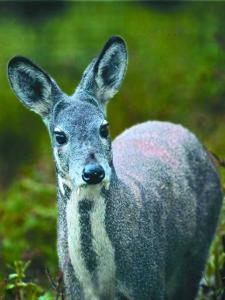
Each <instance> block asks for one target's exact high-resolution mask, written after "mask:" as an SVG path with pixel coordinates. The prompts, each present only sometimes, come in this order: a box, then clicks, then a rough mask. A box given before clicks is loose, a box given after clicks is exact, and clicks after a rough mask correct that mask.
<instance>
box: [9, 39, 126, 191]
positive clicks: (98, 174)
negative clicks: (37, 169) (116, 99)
mask: <svg viewBox="0 0 225 300" xmlns="http://www.w3.org/2000/svg"><path fill="white" fill-rule="evenodd" d="M126 67H127V51H126V46H125V43H124V41H123V40H122V39H121V38H119V37H112V38H111V39H109V40H108V42H107V43H106V44H105V46H104V48H103V50H102V51H101V53H100V55H99V56H98V57H97V58H95V59H94V60H93V61H92V62H91V64H90V65H89V66H88V67H87V69H86V70H85V72H84V75H83V77H82V79H81V82H80V84H79V86H78V87H77V89H76V91H75V93H74V94H73V95H72V96H67V95H65V94H64V93H63V92H62V91H61V90H60V88H59V87H58V85H57V84H56V83H55V81H54V80H53V79H51V77H50V76H49V75H48V74H46V73H45V72H44V71H43V70H41V69H40V68H39V67H38V66H36V65H34V64H33V63H32V62H31V61H30V60H28V59H26V58H24V57H15V58H13V59H12V60H11V61H10V62H9V69H8V74H9V80H10V83H11V85H12V88H13V90H14V92H15V93H16V95H17V96H18V97H19V99H20V100H21V102H22V103H23V104H24V105H25V106H27V107H28V108H29V109H31V110H33V111H34V112H36V113H38V114H39V115H41V117H42V119H43V121H44V123H45V124H46V125H47V127H48V130H49V133H50V137H51V141H52V146H53V152H54V158H55V162H56V168H57V173H58V176H59V178H60V180H61V181H62V180H66V181H67V183H68V182H69V185H72V186H74V187H80V186H87V185H97V184H105V185H108V184H109V182H110V176H111V166H112V154H111V141H110V137H109V126H108V122H107V118H106V114H105V112H106V104H107V102H108V100H109V99H110V98H111V97H112V96H113V95H114V94H115V93H116V92H117V91H118V89H119V87H120V85H121V82H122V79H123V77H124V74H125V72H126Z"/></svg>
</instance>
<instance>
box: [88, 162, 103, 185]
mask: <svg viewBox="0 0 225 300" xmlns="http://www.w3.org/2000/svg"><path fill="white" fill-rule="evenodd" d="M104 177H105V171H104V169H103V167H102V166H100V165H99V164H97V163H91V164H88V165H86V166H85V167H84V169H83V174H82V178H83V180H84V181H85V182H87V183H88V184H97V183H100V182H101V181H102V180H103V179H104Z"/></svg>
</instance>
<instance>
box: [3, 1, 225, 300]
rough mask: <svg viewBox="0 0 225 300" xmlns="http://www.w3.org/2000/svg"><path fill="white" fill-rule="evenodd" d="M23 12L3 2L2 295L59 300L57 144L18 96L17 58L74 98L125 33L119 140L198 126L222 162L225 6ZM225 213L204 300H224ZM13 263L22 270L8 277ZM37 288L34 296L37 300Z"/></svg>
mask: <svg viewBox="0 0 225 300" xmlns="http://www.w3.org/2000/svg"><path fill="white" fill-rule="evenodd" d="M13 5H17V7H16V6H15V7H14V6H13ZM20 5H22V4H20V3H18V4H13V3H12V4H7V3H1V4H0V40H1V49H0V67H1V68H0V92H1V110H0V137H1V139H0V167H1V170H0V187H2V190H1V191H0V192H1V194H0V219H1V225H0V281H1V282H2V284H1V285H0V290H1V292H0V295H1V293H2V294H3V290H4V294H5V296H6V294H7V297H8V298H7V299H14V298H13V295H17V293H19V292H18V290H21V289H22V290H21V291H22V292H23V293H24V295H23V297H24V299H32V298H31V297H36V298H34V299H37V298H38V297H39V300H47V299H48V300H50V299H52V293H51V292H50V293H45V294H44V295H42V296H40V293H41V291H42V293H44V291H45V290H46V289H47V290H48V289H49V284H48V280H47V278H46V275H45V270H46V268H47V267H48V268H49V269H50V270H51V273H53V274H56V273H57V265H58V264H57V257H56V242H55V241H56V201H55V199H56V195H55V184H54V175H53V174H54V171H53V163H52V158H51V155H50V146H49V139H48V137H47V131H46V130H45V128H44V126H43V125H42V124H41V121H40V119H39V117H37V116H35V115H34V114H32V113H30V112H28V111H27V110H26V109H25V108H23V107H22V105H21V104H20V103H19V101H18V100H17V99H16V97H15V96H14V95H13V93H12V92H11V90H10V89H9V85H8V82H7V78H6V72H5V70H6V65H7V61H8V60H9V59H10V58H11V57H12V56H14V55H17V54H21V55H24V56H28V57H30V58H32V59H33V60H34V61H35V62H37V63H39V64H40V65H41V66H42V67H43V68H44V69H46V70H47V71H48V72H49V73H50V74H51V75H52V76H53V77H54V78H55V79H56V80H57V82H58V83H59V85H60V86H61V87H62V88H63V90H65V92H67V93H69V94H71V93H72V92H73V90H74V88H75V86H76V85H77V84H78V82H79V80H80V76H81V74H82V72H83V70H84V68H85V67H86V65H87V64H88V63H89V62H90V60H91V59H92V58H93V56H94V55H96V54H97V53H98V51H99V50H100V48H101V46H102V45H103V43H104V42H105V41H106V40H107V38H108V37H109V36H111V35H115V34H120V35H121V36H123V37H124V38H125V39H126V41H127V44H128V50H129V68H128V74H127V76H126V79H125V82H124V84H123V87H122V89H121V92H120V93H119V94H118V95H117V96H116V97H115V99H113V101H112V102H111V103H110V105H109V121H110V123H111V129H112V130H111V132H112V135H113V136H115V135H116V134H118V133H119V132H121V131H122V130H123V129H124V128H126V127H129V126H131V125H133V124H134V123H137V122H141V121H145V120H149V119H159V120H169V121H172V122H177V123H182V124H183V125H185V126H187V127H189V128H190V129H192V130H193V131H194V132H196V133H197V134H198V136H199V137H200V138H201V139H202V140H203V142H204V143H205V145H206V146H207V147H208V148H209V149H211V150H212V151H213V152H215V153H217V154H219V155H221V154H223V153H224V148H225V139H224V132H225V122H224V120H225V101H224V95H225V88H224V87H225V85H224V81H225V71H224V70H225V58H224V57H225V56H224V49H225V39H224V33H225V32H224V31H225V29H224V28H225V26H224V25H225V20H224V9H225V4H224V3H218V2H217V3H212V2H211V3H210V2H208V3H188V2H184V3H182V4H180V5H177V6H173V9H172V10H169V9H168V6H169V5H170V4H169V3H168V4H166V5H167V9H163V4H160V5H158V7H157V9H153V7H154V5H150V4H149V5H147V3H145V4H143V3H125V2H124V3H119V2H117V3H112V2H109V3H100V2H98V3H96V2H95V3H81V2H80V3H72V2H71V3H67V4H66V5H63V6H61V4H59V5H58V6H57V9H56V6H55V4H54V5H48V6H46V5H47V4H46V3H44V2H43V4H40V3H37V4H36V6H35V13H34V11H33V12H32V13H29V11H31V10H32V5H33V4H29V7H27V4H26V7H25V5H24V6H23V7H21V6H20ZM171 5H172V4H171ZM6 8H7V9H6ZM15 8H16V9H15ZM46 9H47V10H46ZM44 12H45V13H44ZM42 14H45V17H41V15H42ZM34 16H35V17H34ZM46 16H47V17H46ZM34 170H35V171H34ZM222 175H223V178H224V179H225V176H224V172H223V174H222ZM28 178H29V179H28ZM3 189H4V190H3ZM224 213H225V211H223V214H222V216H221V225H220V227H219V229H218V232H217V235H216V238H215V241H214V244H213V246H212V249H211V252H210V256H209V261H208V264H207V269H206V273H205V277H204V278H205V280H204V284H203V288H202V289H201V292H200V295H199V300H212V299H214V300H221V297H224V295H222V294H223V293H224V286H225V282H224V277H225V264H224V256H225V254H224V244H225V242H224V233H225V217H224ZM18 259H22V260H24V261H28V260H30V261H31V263H30V267H29V268H28V269H27V270H25V269H26V266H25V265H24V264H22V263H21V262H17V260H18ZM13 261H15V263H14V266H13V268H14V271H13V272H12V273H10V274H9V275H7V277H5V274H8V269H7V267H6V266H7V264H11V263H12V262H13ZM25 272H26V278H31V279H29V281H27V279H26V278H25V277H24V276H25ZM13 274H14V275H13ZM3 278H7V280H6V281H4V280H3ZM33 278H35V280H33ZM36 278H38V280H37V282H39V284H40V285H36ZM8 284H9V286H8V287H10V285H11V287H12V289H11V291H10V289H7V288H6V287H7V285H8ZM18 284H19V285H18ZM20 284H21V286H20ZM23 284H25V285H26V288H24V287H23ZM28 290H30V291H31V292H30V293H33V294H34V296H30V294H29V297H27V295H28V294H27V293H28V292H29V291H28ZM10 293H11V294H10ZM35 293H36V295H35ZM31 295H32V294H31ZM2 297H3V296H2ZM10 297H11V298H10ZM0 299H1V296H0Z"/></svg>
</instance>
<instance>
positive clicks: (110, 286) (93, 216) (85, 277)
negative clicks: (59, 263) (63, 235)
mask: <svg viewBox="0 0 225 300" xmlns="http://www.w3.org/2000/svg"><path fill="white" fill-rule="evenodd" d="M84 199H89V200H91V201H92V202H93V207H92V209H91V210H90V212H89V218H90V228H91V233H90V234H91V244H92V248H93V250H94V252H95V255H96V257H97V265H96V280H94V279H93V276H92V273H91V272H90V271H89V270H88V268H87V266H86V264H85V259H84V253H82V243H81V224H80V217H81V216H80V211H79V203H80V202H82V201H83V200H84ZM105 213H106V204H105V199H104V197H103V196H102V195H101V193H100V188H99V187H97V186H96V187H94V186H91V187H87V188H81V189H80V193H77V192H72V194H71V198H70V199H69V200H68V203H67V212H66V215H67V227H68V248H69V255H70V259H71V263H72V266H73V269H74V272H75V275H76V277H77V279H78V280H79V282H80V283H81V285H82V287H83V291H84V295H85V300H99V299H100V298H101V296H103V295H104V296H106V298H107V299H109V300H110V299H114V298H115V296H114V293H115V272H116V267H115V255H114V249H113V247H112V244H111V241H110V240H109V237H108V235H107V232H106V228H105V217H106V216H105Z"/></svg>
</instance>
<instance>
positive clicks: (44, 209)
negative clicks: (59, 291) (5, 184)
mask: <svg viewBox="0 0 225 300" xmlns="http://www.w3.org/2000/svg"><path fill="white" fill-rule="evenodd" d="M31 176H32V175H31ZM43 177H44V176H43V174H42V173H39V174H33V179H25V178H24V179H21V180H20V181H18V182H17V183H15V184H14V185H12V187H11V188H10V190H9V191H8V192H7V193H5V196H4V197H3V199H2V200H1V201H0V216H1V226H0V239H1V240H2V242H1V252H0V261H1V262H4V264H3V263H1V265H3V269H2V267H1V270H0V271H1V272H3V271H4V266H5V264H7V263H11V262H12V261H14V260H17V259H18V258H21V257H22V258H24V259H31V261H32V264H31V267H32V269H33V270H34V273H35V275H36V276H37V275H39V276H41V277H42V278H43V275H42V274H43V273H44V271H45V268H46V267H49V268H50V269H51V270H52V271H55V270H56V267H57V259H56V246H55V241H56V201H55V198H56V195H55V185H52V184H46V183H44V182H43ZM0 275H1V273H0Z"/></svg>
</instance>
